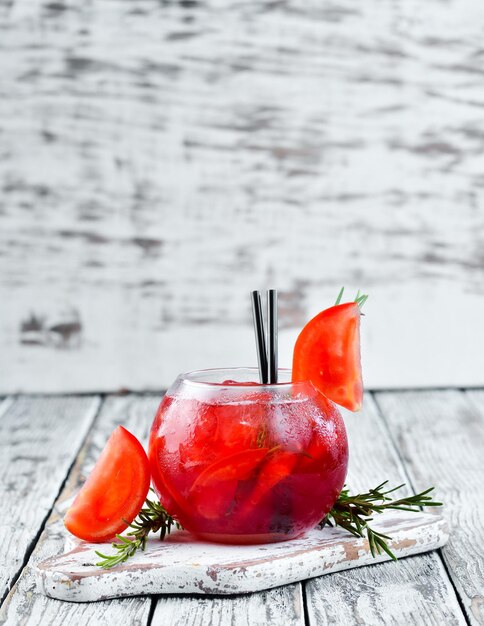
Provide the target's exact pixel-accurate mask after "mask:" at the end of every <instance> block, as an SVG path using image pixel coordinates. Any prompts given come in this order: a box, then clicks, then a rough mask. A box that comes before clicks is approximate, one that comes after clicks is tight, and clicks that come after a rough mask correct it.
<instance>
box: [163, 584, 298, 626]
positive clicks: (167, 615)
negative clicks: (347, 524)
mask: <svg viewBox="0 0 484 626" xmlns="http://www.w3.org/2000/svg"><path fill="white" fill-rule="evenodd" d="M304 623H305V622H304V610H303V602H302V594H301V585H300V584H296V585H288V586H286V587H282V588H279V589H272V590H271V591H266V592H262V593H251V594H248V595H241V596H236V597H234V598H217V597H215V598H186V597H178V598H177V597H168V598H159V599H158V602H157V604H156V609H155V612H154V615H153V620H152V622H151V624H152V626H201V625H205V624H206V625H207V626H208V625H209V624H210V626H268V625H271V626H304Z"/></svg>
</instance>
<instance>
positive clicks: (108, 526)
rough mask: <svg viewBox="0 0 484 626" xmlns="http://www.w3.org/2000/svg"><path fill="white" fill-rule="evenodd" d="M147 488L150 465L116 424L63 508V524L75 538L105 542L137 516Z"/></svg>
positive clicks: (140, 448) (132, 438)
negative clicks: (78, 486) (90, 469)
mask: <svg viewBox="0 0 484 626" xmlns="http://www.w3.org/2000/svg"><path fill="white" fill-rule="evenodd" d="M149 487H150V467H149V461H148V457H147V456H146V452H145V451H144V449H143V446H142V445H141V444H140V442H139V441H138V440H137V439H136V437H135V436H134V435H132V434H131V433H130V432H129V431H128V430H126V429H125V428H123V426H118V427H117V428H116V429H115V430H114V431H113V433H112V435H111V436H110V438H109V439H108V442H107V444H106V446H105V447H104V450H103V451H102V453H101V456H100V457H99V459H98V461H97V463H96V465H95V466H94V469H93V470H92V472H91V474H90V475H89V477H88V479H87V480H86V482H85V483H84V485H83V487H82V488H81V490H80V491H79V493H78V495H77V497H76V499H75V500H74V502H73V504H72V506H71V507H70V508H69V510H68V511H67V513H66V516H65V518H64V524H65V526H66V528H67V530H68V531H69V532H70V533H72V534H73V535H75V536H76V537H78V538H79V539H84V540H85V541H92V542H95V543H101V542H104V541H109V540H110V539H112V538H113V537H114V536H115V535H117V534H119V533H121V532H123V531H124V530H126V528H127V527H128V524H130V523H131V522H132V521H133V520H134V518H135V517H136V516H137V515H138V513H139V511H140V510H141V507H142V506H143V504H144V501H145V499H146V496H147V495H148V490H149Z"/></svg>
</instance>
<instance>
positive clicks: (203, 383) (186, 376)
mask: <svg viewBox="0 0 484 626" xmlns="http://www.w3.org/2000/svg"><path fill="white" fill-rule="evenodd" d="M242 371H243V372H251V373H253V374H254V377H255V378H257V379H259V369H258V368H257V367H209V368H206V369H198V370H191V371H189V372H183V373H182V374H180V375H179V376H178V379H179V380H180V382H182V383H184V384H188V385H193V386H196V387H201V388H207V387H212V388H214V389H230V390H232V391H234V390H236V389H260V388H261V387H262V388H264V389H285V388H289V387H295V386H297V385H307V384H308V383H309V381H307V380H300V381H292V380H288V381H287V382H277V383H261V382H259V381H257V382H254V381H241V382H239V381H237V385H225V384H224V383H223V382H221V383H217V382H215V381H213V380H212V381H210V380H193V377H194V376H197V375H199V376H200V375H202V376H203V375H207V374H210V373H212V372H213V373H214V374H220V373H221V372H227V373H228V372H233V373H237V372H242ZM277 371H278V373H284V374H289V375H290V374H291V372H292V370H291V369H289V368H288V367H279V368H278V370H277ZM234 380H236V378H234Z"/></svg>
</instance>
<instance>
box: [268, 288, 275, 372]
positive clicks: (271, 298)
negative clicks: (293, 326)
mask: <svg viewBox="0 0 484 626" xmlns="http://www.w3.org/2000/svg"><path fill="white" fill-rule="evenodd" d="M267 343H268V344H269V345H268V351H267V361H268V370H269V383H270V384H274V383H277V291H276V290H275V289H269V290H268V292H267Z"/></svg>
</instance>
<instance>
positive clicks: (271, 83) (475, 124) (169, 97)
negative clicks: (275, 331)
mask: <svg viewBox="0 0 484 626" xmlns="http://www.w3.org/2000/svg"><path fill="white" fill-rule="evenodd" d="M421 5H422V3H421V2H419V1H418V0H405V1H402V0H388V1H387V2H385V3H383V4H382V3H381V2H379V1H378V0H367V1H366V2H365V3H364V4H360V5H358V6H355V5H354V3H353V2H350V0H335V1H334V2H332V3H331V4H330V5H326V4H325V3H319V4H318V3H314V2H310V3H301V2H299V1H298V0H288V1H287V2H283V3H273V2H268V1H263V2H260V3H238V2H234V1H227V2H224V3H222V2H220V1H217V0H210V1H208V2H203V3H201V2H195V1H187V2H185V1H182V0H180V1H179V2H172V1H168V0H166V1H163V2H159V1H158V0H139V1H138V2H137V3H136V6H134V7H133V6H131V5H130V4H129V3H126V2H122V1H121V0H110V1H109V2H107V3H103V4H102V6H101V5H99V4H98V3H86V2H82V1H81V0H68V1H66V2H62V3H59V2H52V1H51V0H39V1H38V2H29V1H28V0H16V1H15V2H11V3H4V5H3V6H4V8H3V10H0V33H1V37H0V70H1V72H0V73H1V76H2V80H1V82H0V188H1V191H2V194H1V197H0V220H1V227H0V267H1V272H0V302H2V310H1V316H2V324H1V325H0V348H1V349H0V369H1V370H3V371H2V376H0V392H3V393H6V392H16V391H32V390H42V391H46V390H51V391H59V390H64V391H67V390H71V391H72V390H83V391H86V390H87V391H92V390H93V389H98V390H114V389H118V388H119V387H128V388H131V389H141V390H144V389H147V388H152V389H159V388H161V387H164V386H165V387H166V386H167V385H168V384H169V383H170V382H171V381H172V380H173V378H174V377H175V375H176V374H178V372H179V371H186V370H190V369H196V368H198V367H209V366H225V365H234V364H239V365H245V364H251V363H253V364H255V351H254V346H253V338H252V335H251V328H250V308H249V300H248V295H247V294H248V292H249V290H250V289H254V288H259V287H261V288H263V287H268V286H271V287H272V286H276V287H278V288H279V289H280V290H281V316H280V319H281V323H282V326H283V328H282V329H281V364H282V365H289V364H290V357H291V347H292V345H293V341H294V336H295V329H296V328H297V327H300V326H301V325H302V324H303V323H304V322H305V321H306V320H307V319H308V318H309V316H310V315H312V314H314V313H316V312H317V311H318V310H320V309H321V308H324V307H325V306H326V305H327V304H328V303H331V302H332V301H333V299H334V297H335V294H336V293H337V290H338V289H339V287H340V285H341V284H345V285H347V287H348V288H351V290H352V291H353V289H354V290H355V291H356V289H357V288H359V287H362V288H363V289H365V290H368V291H370V293H371V294H372V300H370V302H369V304H368V313H369V315H368V318H367V320H366V322H365V325H366V327H367V329H366V330H365V338H364V340H365V342H366V344H367V347H368V349H366V350H365V351H364V354H365V361H366V363H365V365H366V375H367V385H368V386H371V387H379V388H383V387H394V386H397V387H398V386H400V387H402V386H411V385H415V386H422V385H458V384H460V385H465V384H475V385H478V384H482V383H483V382H484V379H483V376H484V374H483V372H484V355H483V353H482V351H476V350H474V349H473V348H474V343H473V342H474V337H475V335H476V332H477V331H478V329H479V328H480V322H481V320H482V317H483V315H484V291H483V284H484V282H483V276H484V269H483V266H484V258H483V252H482V250H483V249H484V228H483V225H484V216H483V212H482V209H481V208H480V207H481V206H482V197H483V188H484V177H483V171H484V156H483V154H484V150H483V147H484V132H483V130H482V124H481V117H482V109H483V108H484V89H483V86H482V73H483V68H482V63H483V51H482V32H481V25H482V22H483V20H484V4H483V3H481V2H476V0H460V1H459V2H457V0H451V1H449V2H446V3H442V2H441V1H440V0H428V1H427V2H425V7H422V6H421ZM395 277H398V285H396V286H395V285H394V283H395ZM372 302H373V303H374V304H372ZM370 312H371V315H370ZM464 316H465V318H466V320H467V323H466V324H465V325H457V324H455V320H456V319H462V318H463V317H464ZM429 319H431V320H432V324H427V323H426V322H425V320H429ZM389 320H391V323H390V322H389ZM395 328H398V329H399V332H398V333H395ZM444 334H445V337H446V342H445V343H446V347H447V351H448V354H452V355H453V358H452V359H448V358H444V356H443V347H442V336H443V335H444ZM415 345H419V346H420V353H419V358H415ZM395 354H398V359H395V357H394V355H395ZM92 364H95V367H93V366H92ZM457 364H458V366H457Z"/></svg>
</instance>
